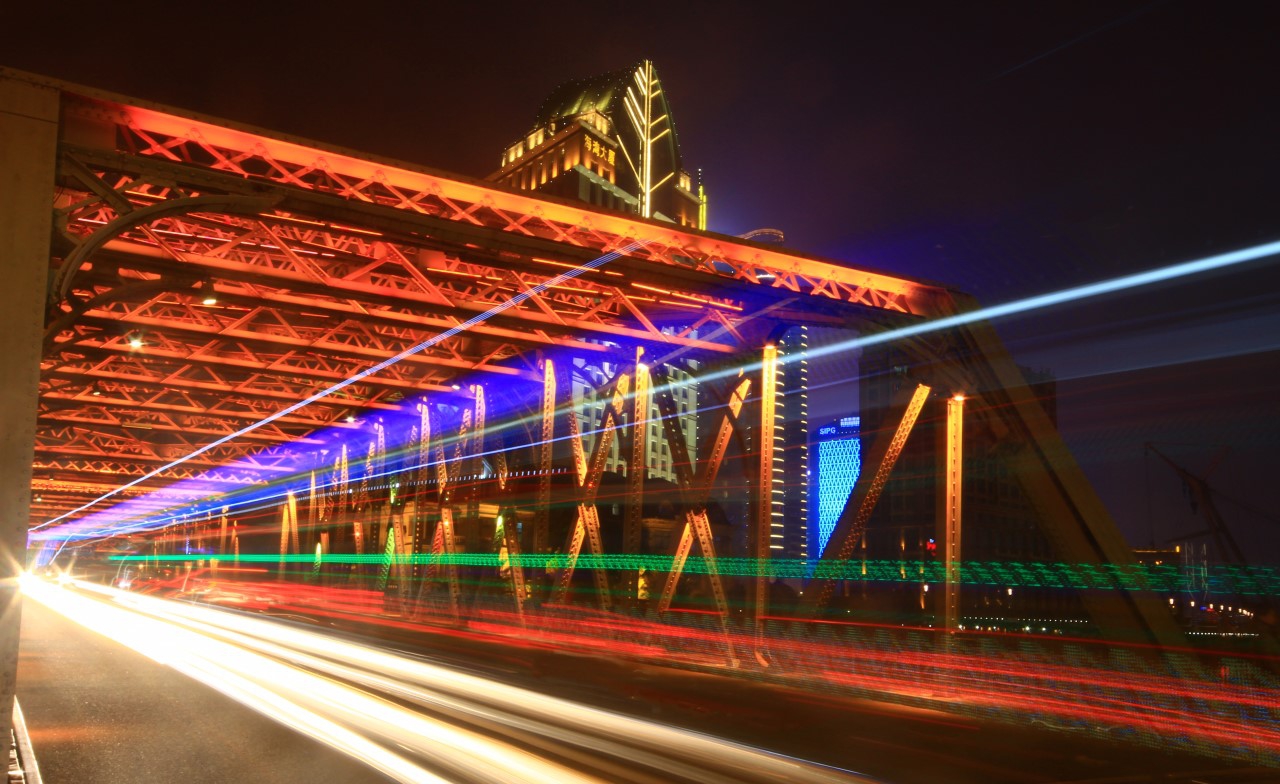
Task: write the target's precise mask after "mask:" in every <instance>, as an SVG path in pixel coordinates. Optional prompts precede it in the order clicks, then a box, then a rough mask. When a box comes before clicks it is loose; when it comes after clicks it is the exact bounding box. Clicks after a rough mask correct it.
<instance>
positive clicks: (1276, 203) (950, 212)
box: [0, 0, 1280, 563]
mask: <svg viewBox="0 0 1280 784" xmlns="http://www.w3.org/2000/svg"><path fill="white" fill-rule="evenodd" d="M77 5H83V6H84V8H79V9H77V8H76V6H77ZM461 5H472V4H448V10H445V8H446V5H445V4H440V3H428V2H413V3H410V2H405V3H380V2H371V1H370V2H362V3H348V4H344V5H343V6H342V7H343V9H344V11H343V12H342V13H341V14H332V13H324V12H320V11H319V10H318V9H319V7H320V6H319V4H302V3H270V4H256V6H261V7H255V5H247V6H245V7H244V8H240V9H234V10H233V9H231V8H230V7H228V8H223V7H221V6H212V5H209V4H197V5H191V6H187V5H169V6H165V5H161V4H131V3H101V2H98V3H94V4H77V3H70V4H65V3H64V4H54V3H46V4H38V5H37V4H30V5H29V7H27V8H26V10H19V11H17V12H16V13H15V11H14V10H13V9H6V12H5V13H6V16H7V17H8V20H7V21H9V22H10V23H8V24H5V25H4V26H3V28H0V64H4V65H9V66H12V67H16V68H20V69H24V70H29V71H35V72H38V73H44V74H48V75H51V76H56V77H60V78H64V79H67V80H70V81H75V82H80V83H84V84H88V85H92V86H96V87H102V88H105V89H110V90H115V91H118V92H122V93H125V94H128V95H135V96H139V97H143V98H147V99H151V100H154V101H158V102H161V103H166V104H170V105H174V106H179V107H183V108H188V109H192V110H195V111H199V112H202V113H205V114H209V115H213V116H220V117H226V118H230V119H235V120H239V121H242V122H247V123H250V124H254V125H259V126H262V127H266V128H271V129H276V130H280V131H285V132H288V133H293V134H297V135H301V136H305V137H309V138H313V139H318V140H322V141H326V142H330V143H334V144H339V145H343V146H348V147H352V148H355V149H358V150H365V151H369V152H374V153H378V154H382V155H387V156H391V157H394V158H400V159H404V160H408V161H413V162H417V163H422V164H426V165H429V166H434V167H438V168H441V169H445V170H449V171H456V172H460V173H464V174H470V175H475V176H483V175H485V174H487V173H489V172H490V171H492V170H493V169H494V168H496V165H497V161H498V158H499V154H500V152H501V151H502V149H503V148H504V147H505V146H506V145H507V144H508V143H509V142H511V141H513V140H514V139H515V138H517V137H518V136H519V135H520V134H522V133H523V132H524V131H526V130H527V129H528V127H529V125H530V123H531V122H532V119H533V116H534V113H535V111H536V110H537V108H538V105H539V103H540V101H541V99H542V98H543V97H544V96H545V95H546V94H547V93H548V92H550V91H551V90H552V89H553V88H554V87H555V86H556V85H558V84H560V83H562V82H564V81H567V80H569V79H573V78H576V77H581V76H586V75H592V74H595V73H599V72H602V71H607V70H613V69H617V68H620V67H624V66H627V65H630V64H633V63H634V62H636V61H638V60H640V59H641V58H643V57H650V58H652V59H654V61H655V62H656V64H657V67H658V69H659V73H660V75H661V77H662V79H663V82H664V86H665V88H666V89H667V92H668V94H669V96H670V99H671V102H672V105H673V110H674V114H675V120H676V124H677V129H678V131H679V138H680V142H681V146H682V149H683V152H684V156H685V163H686V166H687V167H689V168H701V169H703V171H704V175H705V181H706V183H707V187H708V191H709V193H710V215H711V228H712V229H713V230H716V231H721V232H724V233H728V234H735V233H740V232H743V231H746V230H749V229H752V228H757V227H760V226H773V227H777V228H780V229H782V230H783V231H785V232H786V234H787V238H788V244H789V245H791V246H793V247H795V248H797V249H801V250H805V251H809V252H812V253H817V254H821V255H827V256H831V257H834V258H838V259H841V260H845V261H847V262H849V263H854V264H862V265H866V266H870V267H876V268H882V269H886V270H891V271H894V272H899V273H903V274H908V275H914V276H919V277H925V278H930V279H934V280H938V281H941V282H945V283H947V284H948V285H951V286H954V287H956V288H959V289H963V290H966V291H969V292H971V293H973V294H975V295H977V296H978V297H979V298H980V299H981V300H982V301H983V303H984V304H994V303H999V302H1005V301H1008V300H1012V299H1016V298H1018V297H1022V296H1027V295H1032V294H1040V293H1044V292H1047V291H1052V290H1056V289H1060V288H1063V287H1067V286H1072V285H1077V284H1081V283H1088V282H1093V281H1096V280H1100V279H1104V278H1109V277H1112V276H1115V275H1120V274H1124V273H1129V272H1134V271H1138V270H1144V269H1149V268H1154V267H1159V266H1162V265H1166V264H1170V263H1173V262H1177V261H1183V260H1188V259H1193V258H1197V257H1200V256H1203V255H1206V254H1210V253H1215V252H1220V251H1224V250H1231V249H1235V248H1239V247H1245V246H1248V245H1252V244H1257V243H1260V242H1266V241H1274V240H1280V109H1278V108H1277V106H1278V100H1280V46H1277V44H1276V40H1275V32H1276V30H1277V29H1278V25H1277V17H1280V11H1275V10H1274V6H1272V5H1271V4H1268V3H1260V2H1259V3H1244V2H1241V3H1207V2H1190V1H1189V0H1167V1H1165V2H1153V3H1131V2H1096V3H1090V2H1061V3H1055V2H1037V3H1013V2H1006V3H985V4H974V3H851V4H845V3H840V4H836V3H832V4H808V3H790V4H785V8H786V10H785V11H780V10H778V8H776V7H772V8H770V10H769V11H768V12H762V11H754V10H749V9H747V8H746V7H745V6H746V5H747V4H740V3H687V4H650V5H649V6H647V7H642V6H641V5H640V4H636V3H625V4H624V3H614V2H596V3H587V4H578V3H564V4H555V3H536V4H535V3H521V4H511V5H507V4H490V3H485V4H474V5H475V6H476V8H477V9H478V10H475V11H467V10H462V9H459V8H457V7H455V6H461ZM769 5H770V6H777V5H778V4H769ZM186 7H198V8H200V9H202V10H201V12H188V11H182V10H176V9H181V8H186ZM246 9H252V10H246ZM1278 284H1280V263H1277V262H1276V261H1274V260H1273V261H1269V262H1257V263H1253V264H1251V265H1247V266H1246V267H1243V268H1240V269H1236V270H1233V271H1231V272H1229V273H1224V274H1220V275H1215V276H1210V277H1207V278H1197V279H1194V280H1189V281H1184V282H1180V283H1176V284H1164V285H1162V286H1160V287H1155V288H1152V289H1150V290H1145V291H1143V292H1141V293H1138V294H1132V295H1125V296H1119V295H1116V296H1111V297H1109V298H1106V299H1104V300H1100V301H1093V302H1089V303H1081V304H1076V305H1072V306H1065V307H1061V308H1057V309H1055V310H1053V311H1052V312H1049V313H1044V314H1038V315H1035V316H1028V317H1022V318H1019V319H1015V320H1010V321H1006V322H1000V323H999V324H998V325H997V326H998V328H999V329H1000V331H1001V333H1002V334H1003V335H1004V336H1005V337H1006V339H1007V340H1008V342H1009V344H1010V348H1011V350H1012V351H1013V353H1014V355H1015V357H1016V358H1017V359H1018V360H1019V361H1021V362H1023V363H1024V364H1028V365H1034V366H1037V367H1046V368H1049V369H1050V370H1052V371H1053V372H1054V373H1055V374H1056V375H1057V376H1058V377H1059V379H1060V385H1059V395H1060V399H1059V411H1060V414H1061V422H1062V429H1063V433H1064V436H1065V437H1066V438H1067V440H1068V443H1069V444H1070V445H1071V446H1072V448H1073V450H1074V451H1075V452H1076V454H1077V456H1078V457H1079V459H1080V460H1081V463H1082V465H1083V466H1084V468H1085V470H1086V472H1087V474H1088V475H1089V476H1090V478H1091V479H1092V480H1093V481H1094V484H1095V487H1096V488H1097V489H1098V491H1099V493H1100V494H1101V495H1102V497H1103V500H1104V501H1105V502H1106V503H1107V505H1108V506H1109V507H1110V508H1111V510H1112V512H1113V514H1114V515H1115V516H1116V517H1117V519H1118V520H1119V521H1120V523H1121V525H1122V527H1123V528H1124V529H1125V531H1126V533H1128V534H1129V535H1130V538H1131V539H1132V540H1134V541H1135V543H1141V544H1145V543H1146V540H1147V539H1148V538H1150V537H1151V535H1152V531H1154V536H1155V538H1156V539H1157V540H1158V541H1159V540H1163V539H1166V538H1167V537H1169V536H1173V535H1175V534H1177V533H1181V532H1185V531H1189V530H1193V529H1194V528H1196V527H1199V526H1197V525H1196V523H1195V522H1194V520H1192V519H1191V518H1190V516H1189V515H1190V510H1189V508H1188V507H1187V505H1186V504H1185V502H1184V501H1183V499H1182V496H1181V493H1180V490H1179V487H1178V484H1177V482H1176V480H1174V479H1172V474H1171V473H1169V472H1168V471H1167V469H1164V468H1163V467H1162V466H1158V465H1155V464H1149V462H1148V461H1147V460H1145V459H1144V457H1143V449H1142V445H1143V443H1144V442H1145V441H1149V440H1150V441H1157V442H1160V443H1161V444H1162V445H1165V446H1166V448H1167V450H1168V451H1170V452H1171V453H1172V454H1174V455H1175V456H1176V457H1178V458H1179V459H1180V460H1183V461H1184V462H1185V463H1186V464H1187V465H1188V467H1190V468H1192V469H1193V470H1196V471H1203V470H1205V469H1206V468H1208V467H1209V466H1210V465H1212V464H1213V462H1214V459H1215V456H1216V455H1220V454H1225V456H1224V457H1221V458H1220V459H1219V460H1218V463H1217V468H1216V470H1215V472H1214V474H1213V477H1212V479H1213V480H1214V484H1215V485H1217V486H1219V487H1220V489H1221V490H1222V491H1223V492H1224V493H1227V494H1228V495H1230V496H1232V497H1234V498H1236V499H1239V500H1242V501H1244V502H1245V503H1246V504H1247V505H1249V506H1251V507H1254V508H1257V509H1259V510H1261V511H1262V512H1263V514H1262V515H1257V514H1249V513H1245V512H1243V511H1241V510H1240V509H1235V508H1224V509H1223V513H1224V515H1225V516H1226V518H1227V521H1228V523H1229V524H1231V525H1232V526H1233V528H1234V529H1235V530H1237V535H1238V536H1239V537H1240V538H1241V539H1242V540H1244V541H1245V542H1246V543H1247V544H1248V545H1251V546H1252V547H1253V551H1254V552H1256V553H1257V554H1258V556H1259V558H1261V559H1262V560H1267V561H1269V562H1271V563H1280V522H1276V521H1275V518H1277V517H1280V490H1278V489H1277V488H1280V482H1277V481H1276V479H1275V477H1276V474H1277V469H1280V459H1278V458H1277V456H1276V449H1277V447H1278V446H1280V285H1278ZM818 403H819V406H821V405H822V401H821V400H819V401H818ZM833 411H834V409H833ZM815 418H816V417H815ZM1224 448H1225V449H1226V451H1225V453H1224V452H1223V451H1222V450H1223V449H1224ZM1162 472H1163V473H1162ZM1267 517H1269V518H1270V519H1271V520H1272V521H1271V522H1268V521H1267V519H1266V518H1267Z"/></svg>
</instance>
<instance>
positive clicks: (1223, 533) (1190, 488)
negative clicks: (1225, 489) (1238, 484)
mask: <svg viewBox="0 0 1280 784" xmlns="http://www.w3.org/2000/svg"><path fill="white" fill-rule="evenodd" d="M1145 447H1146V449H1147V451H1148V452H1150V453H1152V454H1154V455H1155V456H1156V457H1158V458H1160V459H1161V460H1163V461H1164V462H1165V463H1167V464H1168V465H1169V467H1170V468H1172V469H1173V471H1174V473H1176V474H1177V475H1178V478H1179V479H1181V480H1182V483H1183V486H1184V487H1185V488H1186V490H1187V494H1188V496H1189V500H1190V502H1191V508H1192V510H1194V511H1198V512H1199V513H1200V514H1201V515H1203V516H1204V519H1205V522H1206V524H1207V525H1208V527H1207V528H1205V529H1203V530H1200V531H1193V532H1191V533H1189V534H1186V535H1183V536H1179V537H1176V539H1175V540H1174V541H1177V540H1187V539H1195V538H1198V537H1201V536H1205V535H1209V536H1212V537H1213V540H1214V542H1215V543H1216V544H1217V546H1218V557H1219V559H1220V560H1222V561H1229V562H1232V563H1234V564H1235V565H1236V566H1238V567H1241V568H1242V569H1246V568H1247V567H1248V566H1249V561H1248V559H1247V558H1245V555H1244V551H1243V550H1241V549H1240V545H1239V543H1237V542H1236V539H1235V537H1234V536H1232V535H1231V531H1230V529H1228V528H1227V524H1226V521H1224V520H1223V519H1222V513H1221V512H1219V511H1218V505H1217V504H1215V503H1214V500H1213V496H1214V490H1213V488H1212V487H1210V485H1209V482H1208V480H1207V479H1206V478H1205V477H1201V476H1197V475H1195V474H1193V473H1191V472H1190V471H1188V470H1187V469H1186V468H1183V467H1182V466H1180V465H1178V464H1177V463H1175V462H1174V461H1173V460H1172V459H1171V458H1170V457H1169V456H1168V455H1166V454H1164V453H1163V452H1161V451H1160V450H1159V449H1157V448H1156V447H1155V445H1154V444H1152V443H1150V442H1148V443H1146V444H1145ZM1219 459H1220V458H1219ZM1217 462H1218V460H1215V461H1214V466H1216V465H1217ZM1210 472H1212V467H1211V468H1210ZM1227 574H1230V572H1227ZM1226 583H1227V585H1226V588H1227V592H1228V593H1230V594H1231V595H1232V596H1233V597H1234V599H1235V602H1236V604H1237V605H1240V604H1244V603H1248V604H1252V605H1254V606H1255V607H1257V616H1256V617H1257V620H1259V621H1261V624H1260V625H1258V626H1257V630H1258V632H1259V635H1260V640H1259V642H1260V644H1261V648H1262V650H1263V651H1265V652H1267V653H1270V654H1275V653H1277V652H1280V635H1278V634H1277V629H1276V622H1277V613H1276V607H1275V605H1274V603H1273V602H1272V601H1271V600H1270V599H1269V598H1268V597H1267V596H1265V595H1256V594H1255V595H1251V596H1249V597H1245V595H1244V594H1243V593H1242V592H1241V591H1240V590H1239V587H1238V584H1237V583H1236V581H1235V580H1234V579H1231V578H1230V577H1228V579H1227V581H1226Z"/></svg>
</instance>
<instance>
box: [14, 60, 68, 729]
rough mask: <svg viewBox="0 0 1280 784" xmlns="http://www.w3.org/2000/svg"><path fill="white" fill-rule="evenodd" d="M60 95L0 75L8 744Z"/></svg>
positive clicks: (15, 676) (33, 453)
mask: <svg viewBox="0 0 1280 784" xmlns="http://www.w3.org/2000/svg"><path fill="white" fill-rule="evenodd" d="M58 104H59V100H58V91H57V89H54V88H49V87H44V86H40V85H36V84H32V83H30V82H27V81H23V80H19V79H15V78H9V77H5V76H0V269H3V270H4V275H5V281H4V285H3V286H0V356H2V357H4V362H5V372H4V381H3V383H0V737H3V738H8V737H9V727H10V724H11V718H12V714H13V690H14V685H15V680H16V678H17V669H18V636H19V633H20V631H21V625H20V624H21V617H22V616H21V601H20V598H19V594H18V582H17V576H18V573H19V572H20V571H21V570H22V568H23V565H24V564H25V562H26V551H27V521H28V519H29V515H30V507H31V463H32V460H34V458H35V429H36V410H37V401H38V384H39V380H40V346H41V340H42V337H43V332H44V305H45V299H46V296H47V289H48V269H49V236H50V232H51V228H52V227H51V220H52V215H51V212H52V210H51V209H50V204H49V194H50V193H52V192H53V190H54V175H55V167H56V160H57V152H58Z"/></svg>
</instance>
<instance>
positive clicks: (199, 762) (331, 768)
mask: <svg viewBox="0 0 1280 784" xmlns="http://www.w3.org/2000/svg"><path fill="white" fill-rule="evenodd" d="M18 700H19V701H20V702H21V703H22V709H23V712H24V713H25V714H26V718H27V728H28V730H29V731H30V733H31V742H32V746H33V747H34V749H35V753H36V758H37V760H38V762H39V764H40V772H41V774H42V776H43V778H44V780H45V781H46V782H48V784H96V782H104V783H105V782H157V783H164V782H175V783H176V782H191V783H192V784H196V783H197V782H253V784H277V783H278V784H344V783H345V782H383V781H390V779H387V778H384V777H383V776H381V775H380V774H378V773H376V772H375V771H373V770H370V769H369V768H367V767H365V766H364V765H362V764H360V763H358V762H356V761H354V760H352V759H351V758H349V757H347V756H346V755H344V754H341V753H339V752H337V751H334V750H332V749H330V748H329V747H327V746H325V745H323V744H321V743H319V742H317V741H314V740H311V739H310V738H307V737H305V736H303V735H300V734H298V733H296V732H294V731H292V730H290V729H288V728H286V727H284V726H282V725H280V724H277V723H276V722H274V721H271V720H270V719H267V718H265V717H263V716H261V715H259V714H258V713H256V712H254V711H252V710H250V709H249V708H246V707H244V706H242V705H240V704H239V703H237V702H235V701H234V700H231V699H229V698H227V697H224V696H223V695H221V694H219V693H217V692H216V691H213V690H212V689H210V688H208V687H206V686H204V685H202V684H199V683H197V682H195V681H193V680H191V679H190V678H187V677H186V676H185V675H182V674H180V673H178V672H177V671H175V670H172V669H170V668H169V667H167V666H165V665H163V664H159V663H157V662H155V661H153V660H151V659H149V658H147V657H145V656H142V655H140V654H138V653H136V652H134V651H132V650H130V649H128V648H126V647H124V646H123V645H120V644H118V643H115V642H112V641H110V640H108V639H106V638H104V637H101V636H99V635H97V634H94V633H93V632H91V631H88V630H86V629H85V628H83V627H81V626H79V625H77V624H75V623H73V622H71V621H69V620H67V619H65V618H63V617H62V616H60V615H58V614H57V613H55V612H53V611H51V610H49V609H47V608H46V607H44V606H43V605H41V604H40V603H39V602H34V601H30V600H28V601H25V602H24V603H23V608H22V642H21V648H20V651H19V660H18Z"/></svg>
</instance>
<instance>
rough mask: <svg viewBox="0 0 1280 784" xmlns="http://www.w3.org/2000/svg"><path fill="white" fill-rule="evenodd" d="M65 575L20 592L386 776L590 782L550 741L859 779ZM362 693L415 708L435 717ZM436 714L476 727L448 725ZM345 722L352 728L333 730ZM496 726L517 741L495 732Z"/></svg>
mask: <svg viewBox="0 0 1280 784" xmlns="http://www.w3.org/2000/svg"><path fill="white" fill-rule="evenodd" d="M72 585H73V586H74V588H75V589H76V590H67V589H64V588H59V587H57V586H54V585H52V584H50V583H47V582H43V581H40V580H37V579H35V578H28V579H27V581H26V582H24V590H25V591H26V592H27V594H28V595H30V596H32V597H33V598H36V599H37V600H39V601H41V602H42V603H44V604H46V605H48V606H49V607H51V608H52V609H55V610H57V611H59V612H62V613H64V614H65V615H67V616H68V617H70V618H72V620H75V621H77V622H79V623H82V624H83V625H85V626H87V627H89V628H91V629H93V630H94V631H97V632H99V633H101V634H104V635H106V636H108V637H111V638H112V639H116V640H118V641H120V642H123V643H124V644H126V645H129V646H130V647H133V648H135V649H136V650H139V651H141V652H143V653H145V654H147V655H149V656H152V658H155V659H157V660H158V661H162V662H164V663H166V664H169V665H170V666H173V667H175V668H176V669H179V670H180V671H182V672H184V673H185V674H188V675H190V676H191V677H193V678H197V679H198V680H200V681H201V682H203V683H206V684H207V685H210V686H212V687H213V688H216V689H218V690H219V691H221V692H223V693H224V694H227V695H228V696H231V697H232V698H233V699H237V700H238V701H240V702H242V703H243V704H246V705H248V706H250V707H252V708H254V709H255V710H259V711H260V712H262V713H264V714H265V715H268V716H270V717H272V718H274V719H276V720H277V721H281V722H282V723H285V724H287V725H289V726H291V727H294V728H296V729H298V730H299V731H302V732H305V733H306V734H308V735H310V736H311V737H314V738H317V739H318V740H321V741H322V742H325V743H327V744H329V745H331V746H332V747H334V748H336V749H339V750H341V751H344V752H345V753H348V754H350V755H351V756H353V757H355V758H357V759H360V760H362V761H365V762H367V763H368V764H371V765H373V766H374V767H377V768H378V769H379V770H382V771H384V772H387V773H388V775H393V776H395V777H401V776H413V775H419V773H417V772H416V771H415V770H414V769H413V768H412V766H414V765H415V764H416V763H415V762H413V761H412V760H407V759H404V758H403V757H402V756H399V755H396V754H394V753H392V752H390V751H388V750H387V749H388V748H400V749H404V750H406V751H408V752H409V753H411V754H416V755H420V756H421V757H423V758H424V759H427V760H429V763H428V767H429V768H431V769H433V770H434V771H435V773H432V774H430V775H432V776H435V775H436V774H439V773H441V772H443V773H444V774H445V775H451V774H452V775H461V776H463V777H464V778H467V779H468V780H481V781H531V782H543V783H544V784H553V783H555V784H559V782H565V784H585V782H591V781H598V780H599V779H598V778H596V777H595V776H594V775H589V774H584V773H580V772H578V771H574V770H571V769H570V768H567V767H565V766H564V765H563V764H561V763H557V762H551V761H548V760H545V759H542V758H540V757H538V756H536V755H535V754H532V753H530V752H529V751H527V750H526V749H529V748H533V749H537V748H548V749H550V750H551V751H552V752H553V754H554V756H555V758H556V759H560V760H574V761H581V762H582V763H583V764H584V765H585V766H586V767H587V768H588V769H591V770H596V771H603V772H604V773H605V775H607V776H608V780H610V781H624V780H631V779H635V780H652V778H653V776H652V773H638V772H637V771H636V766H643V767H644V768H645V769H648V770H649V771H658V772H660V773H661V774H662V775H663V777H664V779H665V780H688V781H698V782H707V784H736V783H737V782H752V781H754V782H777V783H779V784H780V783H781V782H815V783H816V782H851V781H853V782H857V781H865V779H862V778H860V777H857V776H856V775H854V774H850V773H848V772H845V771H840V770H837V769H833V768H826V767H823V766H818V765H814V764H812V763H807V762H804V761H801V760H794V759H790V758H787V757H783V756H780V755H775V754H770V753H768V752H764V751H761V750H759V749H754V748H751V747H748V746H743V745H741V744H737V743H732V742H729V741H726V740H722V739H718V738H714V737H710V736H707V735H702V734H700V733H696V732H692V731H689V730H682V729H678V728H674V727H668V726H665V725H662V724H658V723H654V722H650V721H646V720H642V719H638V718H633V717H629V716H623V715H620V714H615V713H610V712H608V711H603V710H599V709H595V708H590V707H586V706H583V705H580V704H577V703H574V702H570V701H568V700H563V699H559V698H555V697H550V696H547V695H544V694H539V693H537V692H532V691H529V690H527V689H522V688H519V687H516V686H511V685H508V684H503V683H499V682H496V681H492V680H489V679H487V678H483V677H480V676H476V675H470V674H466V673H462V672H458V671H455V670H451V669H449V668H447V667H442V666H438V665H434V664H430V663H427V662H424V661H420V660H416V659H412V658H409V657H406V656H401V655H397V654H393V653H390V652H387V651H384V650H380V649H377V648H373V647H370V646H367V645H361V644H358V643H354V642H349V641H346V640H341V639H335V638H331V637H328V636H326V635H324V634H319V633H316V632H310V631H306V630H303V629H298V628H295V627H292V626H288V625H285V624H280V623H276V622H273V621H268V620H264V619H260V618H255V617H252V616H246V615H243V614H240V613H233V612H228V611H223V610H216V609H211V608H207V607H200V606H197V605H192V604H188V603H184V602H173V601H168V600H163V599H157V598H154V597H147V596H139V595H137V594H131V593H129V592H126V591H120V590H117V589H114V588H109V587H105V586H101V585H96V584H92V583H85V582H78V581H77V582H74V583H73V584H72ZM89 593H92V594H96V595H97V597H101V598H90V597H89V596H88V595H86V594H89ZM325 676H327V677H325ZM352 683H355V684H360V685H361V686H362V687H364V688H356V687H355V686H352V685H349V684H352ZM370 692H373V693H376V694H386V695H389V696H392V697H395V698H397V699H399V700H404V701H409V702H412V703H415V704H418V705H421V706H423V707H424V708H426V709H427V710H428V711H430V713H431V714H432V716H427V715H424V714H423V713H421V712H418V711H414V710H411V709H408V708H405V707H403V706H402V705H398V704H394V703H391V702H387V701H385V700H382V699H379V698H377V697H374V696H372V695H371V694H370ZM441 715H443V716H445V717H452V718H455V719H457V720H459V721H462V722H465V723H466V724H467V725H468V726H473V727H480V728H481V729H482V730H483V731H484V732H485V733H486V734H480V733H478V732H473V731H469V730H461V729H458V728H457V727H453V726H451V725H450V724H449V723H448V721H447V720H441V719H439V718H437V717H439V716H441ZM342 728H350V731H351V732H354V733H356V736H355V737H352V735H350V734H345V735H344V734H343V733H341V732H338V731H337V730H338V729H342ZM504 734H505V735H508V736H510V737H511V738H512V739H513V740H514V741H515V743H518V744H519V748H517V747H516V745H515V744H513V743H510V742H505V741H504V739H503V737H502V736H503V735H504ZM495 735H496V737H491V736H495ZM357 738H358V740H359V742H357ZM405 766H410V767H405ZM406 771H407V772H406ZM400 780H423V781H431V780H437V781H438V780H441V779H439V778H421V779H412V778H400Z"/></svg>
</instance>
